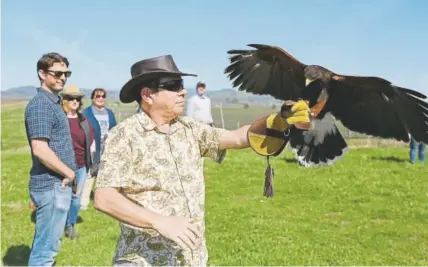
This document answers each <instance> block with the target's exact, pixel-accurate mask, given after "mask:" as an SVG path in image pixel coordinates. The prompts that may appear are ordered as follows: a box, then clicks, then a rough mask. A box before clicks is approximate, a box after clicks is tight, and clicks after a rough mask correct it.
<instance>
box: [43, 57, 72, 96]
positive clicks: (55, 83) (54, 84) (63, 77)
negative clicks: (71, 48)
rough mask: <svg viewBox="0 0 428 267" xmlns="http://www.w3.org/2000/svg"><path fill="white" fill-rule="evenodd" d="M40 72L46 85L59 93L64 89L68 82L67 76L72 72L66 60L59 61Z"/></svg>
mask: <svg viewBox="0 0 428 267" xmlns="http://www.w3.org/2000/svg"><path fill="white" fill-rule="evenodd" d="M39 74H40V77H41V78H42V80H43V84H44V86H46V87H47V88H49V89H50V90H52V91H53V92H56V93H58V92H60V91H62V90H63V89H64V85H65V83H66V82H67V78H68V77H69V76H70V75H71V72H69V70H68V67H67V65H65V63H64V62H61V63H59V62H57V63H54V64H53V65H52V67H50V68H49V69H47V70H40V71H39Z"/></svg>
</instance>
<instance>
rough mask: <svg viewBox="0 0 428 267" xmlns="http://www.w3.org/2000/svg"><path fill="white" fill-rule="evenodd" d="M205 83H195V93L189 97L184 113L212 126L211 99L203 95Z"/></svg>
mask: <svg viewBox="0 0 428 267" xmlns="http://www.w3.org/2000/svg"><path fill="white" fill-rule="evenodd" d="M205 90H206V84H205V83H204V82H198V83H197V84H196V95H194V96H192V97H190V98H189V101H188V103H187V112H186V115H187V116H188V117H190V118H193V119H195V120H197V121H201V122H204V123H206V124H208V125H211V126H213V116H212V114H211V100H210V99H209V98H208V97H207V96H206V95H205Z"/></svg>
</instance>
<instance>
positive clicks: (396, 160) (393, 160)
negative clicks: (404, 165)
mask: <svg viewBox="0 0 428 267" xmlns="http://www.w3.org/2000/svg"><path fill="white" fill-rule="evenodd" d="M371 159H374V160H382V161H390V162H407V160H406V159H400V158H397V157H395V156H389V157H371Z"/></svg>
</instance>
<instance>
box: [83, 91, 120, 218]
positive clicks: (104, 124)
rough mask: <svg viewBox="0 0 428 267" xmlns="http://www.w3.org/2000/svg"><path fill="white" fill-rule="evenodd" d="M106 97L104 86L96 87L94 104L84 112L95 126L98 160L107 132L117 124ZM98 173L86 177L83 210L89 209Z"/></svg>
mask: <svg viewBox="0 0 428 267" xmlns="http://www.w3.org/2000/svg"><path fill="white" fill-rule="evenodd" d="M106 98H107V92H106V90H104V89H103V88H95V89H94V90H93V91H92V93H91V100H92V105H90V106H88V107H86V108H85V109H84V110H83V112H82V113H83V115H84V116H85V117H86V118H88V119H89V121H90V122H91V125H92V127H93V128H94V135H95V145H96V149H95V151H96V152H95V159H96V161H97V162H98V161H99V159H100V158H101V152H102V149H103V142H104V139H105V137H106V135H107V132H108V131H109V130H110V129H111V128H113V127H114V126H116V124H117V122H116V117H115V115H114V112H113V111H112V110H111V109H109V108H107V107H106V106H105V100H106ZM95 169H96V168H95ZM96 175H97V172H96V171H95V172H93V173H92V174H91V175H90V176H89V177H88V179H86V182H85V185H84V188H83V194H82V198H81V209H83V210H85V209H87V207H88V205H89V199H90V194H91V191H92V187H93V184H94V178H96Z"/></svg>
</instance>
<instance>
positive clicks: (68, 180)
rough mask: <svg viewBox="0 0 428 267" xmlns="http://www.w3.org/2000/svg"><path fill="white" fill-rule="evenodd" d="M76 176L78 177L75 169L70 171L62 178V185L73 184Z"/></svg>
mask: <svg viewBox="0 0 428 267" xmlns="http://www.w3.org/2000/svg"><path fill="white" fill-rule="evenodd" d="M75 178H76V174H75V173H74V172H73V171H71V172H69V173H68V174H67V176H66V177H64V179H62V185H63V186H66V185H69V184H72V183H73V181H74V179H75Z"/></svg>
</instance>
